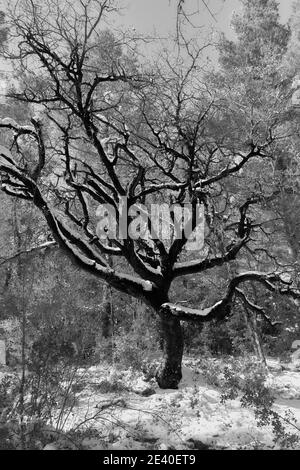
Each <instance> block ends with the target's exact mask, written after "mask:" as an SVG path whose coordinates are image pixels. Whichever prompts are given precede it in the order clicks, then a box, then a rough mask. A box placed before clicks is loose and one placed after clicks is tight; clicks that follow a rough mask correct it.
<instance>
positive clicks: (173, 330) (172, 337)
mask: <svg viewBox="0 0 300 470" xmlns="http://www.w3.org/2000/svg"><path fill="white" fill-rule="evenodd" d="M160 322H161V335H162V340H163V362H162V364H161V366H160V368H159V370H158V372H157V375H156V380H157V383H158V385H159V386H160V388H175V389H176V388H178V384H179V382H180V380H181V378H182V373H181V363H182V355H183V333H182V328H181V324H180V320H178V319H177V318H174V317H173V316H172V315H161V316H160Z"/></svg>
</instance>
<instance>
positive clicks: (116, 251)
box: [0, 0, 300, 450]
mask: <svg viewBox="0 0 300 470" xmlns="http://www.w3.org/2000/svg"><path fill="white" fill-rule="evenodd" d="M166 1H167V0H166ZM9 3H10V2H9ZM12 3H15V4H14V5H13V6H10V7H7V8H6V9H5V10H4V11H3V12H2V13H1V16H0V22H1V27H0V41H1V50H0V53H1V56H2V58H3V60H4V61H6V63H9V64H10V66H11V67H12V70H13V72H12V74H11V75H10V79H9V80H7V81H6V83H7V87H6V89H7V90H6V95H5V97H3V98H2V102H1V106H0V139H1V146H0V175H1V189H2V191H0V213H1V230H0V272H1V276H0V340H4V341H5V344H6V364H2V365H1V366H0V374H1V375H0V379H1V382H0V448H3V449H42V448H45V447H47V446H50V447H51V445H53V446H54V448H68V449H76V448H93V444H91V442H94V441H95V440H96V442H97V443H98V444H97V445H98V447H95V446H94V448H102V449H107V448H114V447H113V445H117V444H115V443H116V442H117V443H118V445H119V448H134V447H137V448H147V449H162V450H163V449H167V448H171V449H180V448H186V449H188V448H189V449H191V448H192V449H194V448H195V449H201V448H218V442H217V441H219V443H220V442H221V440H222V439H221V438H218V439H215V440H214V442H212V441H211V440H210V441H208V440H207V439H206V437H207V436H206V435H205V429H209V426H210V425H209V423H210V421H213V420H214V419H216V421H217V418H214V414H213V412H211V415H210V421H209V419H208V418H207V421H205V423H207V424H204V425H203V421H202V422H201V423H202V424H201V429H202V431H201V436H200V437H199V435H198V434H199V433H198V434H197V432H198V431H197V427H196V425H195V426H194V428H193V431H194V434H193V436H192V437H190V438H189V439H188V438H187V436H188V434H186V435H185V437H183V424H182V422H181V424H180V423H179V421H178V423H177V421H176V419H177V418H176V416H177V415H176V414H175V415H174V413H175V412H174V409H173V408H174V406H175V407H176V406H177V405H174V403H173V401H174V400H175V401H176V400H177V402H178V407H179V408H180V406H181V405H180V403H185V401H184V400H187V399H188V400H189V403H190V405H189V412H190V410H192V412H191V413H192V415H191V416H193V418H191V420H192V419H194V418H195V419H196V418H197V419H198V418H199V419H200V417H201V416H202V415H201V413H202V411H203V410H204V409H205V406H206V405H205V403H206V402H205V403H204V404H203V403H202V402H201V400H200V398H199V396H198V395H199V394H200V392H201V393H202V391H201V390H202V389H201V390H200V388H201V386H202V385H201V386H200V385H199V384H198V382H197V380H198V378H197V380H196V379H195V380H196V381H195V383H194V385H193V388H189V389H188V390H187V391H186V392H185V388H184V387H186V386H187V385H186V384H187V382H184V380H183V381H182V378H183V379H185V372H184V371H186V369H187V368H188V369H189V370H193V373H194V375H195V374H196V375H195V377H199V374H200V375H201V377H204V380H205V381H206V383H208V384H209V386H211V387H213V388H214V389H213V391H212V394H211V395H210V398H211V396H214V395H213V394H216V393H217V392H216V391H215V390H218V391H219V392H220V394H221V395H220V400H221V402H222V403H228V401H230V400H238V399H239V400H240V402H239V403H240V406H241V409H247V410H248V409H249V410H250V411H251V412H252V415H253V416H254V418H253V419H254V421H255V423H256V424H258V426H265V427H266V429H267V430H268V431H267V435H268V438H269V436H272V439H271V443H270V442H268V443H266V442H265V441H264V439H263V438H262V437H261V438H258V437H255V439H254V438H253V439H254V440H253V442H254V441H255V444H253V443H252V444H251V445H250V444H244V447H243V446H242V444H239V441H238V439H235V438H233V442H232V443H231V444H230V445H227V444H226V445H227V447H226V445H225V444H222V446H223V447H222V446H221V448H271V447H272V446H278V447H277V448H289V447H293V446H294V447H295V446H296V447H297V446H298V448H299V438H300V421H299V419H300V416H299V413H298V415H297V413H296V415H297V416H290V415H289V414H287V415H284V416H282V413H281V412H279V411H278V409H277V408H276V406H277V405H276V400H277V398H278V397H280V393H281V392H280V391H278V390H279V389H278V387H279V386H278V383H277V382H276V384H277V385H276V384H275V382H274V381H273V382H272V380H273V379H274V374H275V375H276V374H279V375H280V374H285V373H287V372H288V373H291V374H294V375H293V377H294V378H295V380H296V381H297V380H298V379H297V373H298V374H299V372H298V371H300V361H299V360H298V362H297V361H294V362H293V363H292V359H291V353H292V352H293V351H292V350H291V346H292V344H293V343H294V344H296V343H295V341H297V340H300V325H299V305H300V265H299V253H300V198H299V191H300V178H299V171H300V157H299V155H300V150H299V149H300V128H299V122H300V121H299V117H300V56H299V50H300V49H299V46H300V2H299V0H298V1H295V4H294V7H293V14H292V17H291V19H290V20H289V22H288V23H287V24H283V23H282V22H281V19H280V16H279V10H278V2H277V1H275V0H257V1H255V2H253V1H250V0H241V1H240V3H241V10H240V11H239V12H238V13H235V14H234V15H233V18H232V27H233V29H234V32H235V39H234V40H229V39H228V38H227V37H226V36H225V35H224V34H219V33H218V34H217V33H210V36H209V35H208V34H206V33H204V32H203V31H202V29H201V30H200V29H199V30H197V29H195V28H194V29H193V27H192V21H193V15H192V14H191V11H192V10H190V8H191V7H190V4H189V2H188V0H186V1H179V2H178V4H177V19H176V25H174V35H173V37H170V38H169V39H168V40H167V43H166V44H167V45H166V46H163V45H161V48H160V49H159V48H157V44H158V43H159V42H158V40H156V39H155V38H154V39H153V38H151V39H150V38H147V37H142V35H141V36H139V35H137V34H136V32H132V31H131V32H130V31H124V30H120V31H119V30H118V29H117V28H116V27H113V26H112V25H113V24H114V23H113V18H115V17H117V16H118V14H119V10H118V7H117V2H115V1H114V0H82V1H80V2H69V1H68V0H64V1H58V0H48V1H47V2H42V1H39V0H32V1H31V0H19V1H18V2H12ZM174 3H176V2H174ZM200 3H201V2H200ZM206 8H208V6H207V5H206V3H205V2H203V4H201V6H200V8H199V12H198V14H199V15H201V11H203V10H204V9H206ZM209 12H210V13H211V14H212V12H211V11H210V10H209ZM191 31H192V33H193V34H191ZM151 41H153V43H154V44H155V47H154V46H153V52H152V53H151V57H149V56H147V57H145V54H144V50H145V44H147V45H149V44H150V42H151ZM216 54H217V57H218V60H217V62H216V63H214V61H212V60H210V56H211V57H213V56H215V55H216ZM4 79H5V78H3V80H4ZM125 199H126V203H127V208H126V216H127V227H126V229H128V228H129V226H130V224H131V223H132V222H133V221H134V220H135V223H136V225H138V230H139V231H140V232H142V229H143V230H146V232H147V235H148V236H147V238H142V237H138V238H135V239H133V238H131V237H129V236H127V237H122V236H121V233H120V232H119V231H118V233H117V236H113V235H112V232H111V228H112V227H111V225H110V224H111V220H110V219H109V218H108V219H106V218H104V219H101V220H102V225H103V220H104V222H105V223H106V225H105V232H106V236H105V238H101V237H100V236H99V231H98V228H97V227H99V225H98V224H99V213H101V211H100V212H99V208H101V207H103V206H104V205H109V206H110V207H113V208H114V210H115V213H116V221H115V222H116V224H117V226H118V227H119V225H120V224H121V218H122V215H123V212H122V211H123V206H122V201H124V200H125ZM154 204H155V205H161V206H162V207H164V208H166V207H168V208H171V209H170V219H169V221H168V223H169V226H170V227H171V232H170V233H171V234H173V236H170V237H169V239H165V238H164V237H162V234H161V233H155V231H154V230H153V222H152V221H150V220H147V222H146V226H143V227H142V223H143V221H144V219H143V214H142V209H141V207H144V208H147V209H149V210H150V208H151V206H152V205H154ZM184 204H189V207H190V208H191V213H190V220H189V223H190V224H191V227H192V231H193V234H195V233H196V231H197V228H198V225H197V224H198V223H199V220H198V218H197V214H198V212H197V211H198V210H199V207H201V208H202V210H203V218H204V220H203V245H201V247H200V248H199V249H194V250H189V249H187V244H188V242H189V238H188V236H187V235H186V232H185V227H184V226H181V227H180V234H181V237H180V238H178V237H177V238H176V237H175V236H174V227H175V226H176V223H177V221H176V217H175V215H176V214H175V209H174V207H175V206H178V207H183V206H184ZM101 214H102V213H101ZM134 216H137V219H135V217H134ZM164 216H165V215H164V213H162V215H161V218H164ZM137 220H138V221H137ZM279 375H278V377H279ZM193 377H194V376H193ZM278 377H277V378H278ZM280 377H281V376H280ZM280 377H279V378H280ZM279 378H278V380H279ZM271 379H272V380H271ZM193 380H194V379H193ZM274 380H275V379H274ZM276 380H277V379H276ZM280 380H281V378H280ZM137 383H142V386H141V387H138V386H137V385H136V384H137ZM91 384H93V386H92V385H91ZM197 384H198V385H197ZM188 385H189V386H190V384H188ZM93 387H94V388H93ZM197 387H198V388H197ZM199 387H200V388H199ZM296 388H297V387H296V385H295V389H296ZM87 389H89V390H90V389H91V390H92V394H95V393H96V392H97V393H98V394H100V395H101V397H102V398H103V396H104V397H106V401H104V402H103V403H102V402H101V403H102V404H101V406H100V405H99V406H98V405H97V406H95V407H97V409H98V411H97V413H96V414H95V416H94V417H93V419H92V418H90V417H89V414H88V412H87V411H86V414H84V413H83V414H82V410H83V408H84V407H86V405H82V404H80V403H81V401H80V400H81V399H82V400H83V398H82V395H80V394H84V393H87V392H86V391H87ZM161 389H164V390H168V393H169V394H170V395H161V397H164V398H163V399H165V400H167V399H168V397H171V398H170V403H169V402H168V403H167V404H166V406H165V408H166V409H167V410H168V412H169V413H171V414H170V416H169V415H168V416H165V415H164V414H163V411H162V409H160V410H159V411H157V409H156V408H155V407H154V408H155V409H154V408H153V410H154V411H153V413H155V416H156V418H155V419H156V420H157V422H158V424H157V423H156V425H157V426H159V423H160V421H159V420H160V419H161V423H163V421H164V423H165V422H166V420H167V421H169V422H171V423H172V426H173V428H172V429H173V430H174V429H175V428H176V432H175V431H174V436H175V434H176V436H178V435H179V434H180V436H181V437H180V440H179V441H176V439H177V437H176V438H175V437H174V439H175V440H174V439H173V441H174V442H173V441H172V439H171V438H168V439H167V440H166V441H165V440H164V437H163V436H164V433H165V434H166V435H167V433H169V430H168V431H163V432H162V437H160V438H158V437H157V435H159V432H158V431H155V432H154V437H153V436H150V437H149V429H148V430H147V432H146V431H145V429H144V430H143V427H142V428H141V429H142V431H141V429H139V428H138V425H139V426H142V424H143V418H139V420H140V419H141V423H142V424H141V423H140V422H139V424H138V425H137V423H136V422H134V424H132V423H131V424H130V426H129V425H124V422H123V421H122V419H123V418H122V417H120V416H121V415H117V414H116V416H118V417H116V418H115V420H112V418H111V416H114V413H117V411H116V409H117V410H118V413H119V412H120V413H122V412H123V411H122V412H121V411H120V409H121V410H124V409H125V408H126V409H130V406H129V405H128V403H127V401H126V400H127V398H126V397H127V395H126V394H129V395H130V393H136V394H137V396H139V397H152V396H153V397H154V396H155V394H156V396H158V394H159V393H162V392H161ZM281 391H282V390H281ZM219 392H218V393H219ZM172 394H173V395H172ZM176 394H177V395H176ZM201 396H202V395H201ZM80 397H81V398H80ZM176 397H177V398H176ZM102 398H101V399H102ZM289 398H292V399H293V400H294V401H296V400H299V398H300V384H299V390H296V391H295V392H294V394H292V396H289ZM172 400H173V401H172ZM83 401H84V400H83ZM221 402H219V401H218V403H221ZM172 403H173V404H172ZM201 403H202V405H201ZM218 403H217V401H216V407H217V406H219V404H218ZM298 403H299V401H298ZM172 406H173V408H172ZM201 407H202V408H201ZM293 407H294V408H295V409H296V412H299V409H298V408H299V404H297V403H296V404H294V405H293ZM107 410H108V412H109V416H110V419H111V420H112V421H110V426H111V427H112V428H110V430H109V431H107V428H106V427H105V426H106V425H107V421H108V418H107V416H106V415H105V413H106V412H107ZM201 410H202V411H201ZM250 411H249V412H250ZM172 413H173V414H172ZM83 415H84V417H83V418H82V416H83ZM252 415H251V416H252ZM78 416H80V420H79V422H77V421H76V418H78ZM157 416H158V417H157ZM71 417H72V419H71ZM124 419H125V418H124ZM134 419H135V418H133V421H134ZM178 419H179V418H178ZM202 419H204V418H203V416H202ZM205 419H206V418H205ZM251 419H252V418H251ZM72 420H73V421H72ZM101 420H102V421H101ZM99 422H100V423H101V426H100V427H101V430H100V429H99V426H98V425H99ZM155 422H156V421H155ZM97 423H98V424H97ZM105 423H106V424H105ZM122 423H123V424H122ZM176 423H177V424H176ZM223 425H224V426H225V424H224V423H223ZM97 426H98V427H97ZM126 426H127V428H126ZM128 426H129V427H130V431H128ZM205 426H207V428H205ZM225 427H226V426H225ZM104 428H105V429H106V431H105V432H104V431H103V429H104ZM121 428H122V429H123V431H124V429H125V431H126V429H127V431H128V433H129V434H130V433H131V434H130V436H131V437H130V439H131V444H130V445H129V444H128V440H127V441H126V440H124V439H125V438H123V441H122V440H121V438H120V435H119V434H118V433H119V430H120V429H121ZM224 429H225V428H224ZM123 431H122V432H123ZM127 431H126V432H127ZM120 432H121V431H120ZM172 432H173V431H172ZM218 432H219V431H218ZM132 433H133V434H134V436H136V434H137V433H138V434H140V435H142V436H144V438H143V440H142V444H141V442H139V446H140V447H138V445H137V441H138V439H137V438H135V437H134V438H133V437H132V435H133V434H132ZM157 433H158V434H157ZM129 434H128V435H129ZM150 434H151V433H150ZM208 434H209V432H208ZM215 434H216V433H215ZM168 435H169V434H168ZM216 435H218V436H220V434H216ZM123 437H124V436H123ZM128 439H129V438H128ZM178 439H179V438H178ZM140 441H141V440H140ZM167 441H168V443H167V444H165V442H167ZM200 441H201V442H200ZM87 442H89V444H87ZM251 442H252V441H251ZM53 443H54V444H53ZM170 443H171V444H170ZM220 445H221V444H220ZM55 446H56V447H55ZM99 446H100V447H99ZM122 446H123V447H122ZM159 446H161V447H159ZM164 446H165V447H164ZM201 446H202V447H201ZM115 448H118V447H115ZM219 448H220V447H219Z"/></svg>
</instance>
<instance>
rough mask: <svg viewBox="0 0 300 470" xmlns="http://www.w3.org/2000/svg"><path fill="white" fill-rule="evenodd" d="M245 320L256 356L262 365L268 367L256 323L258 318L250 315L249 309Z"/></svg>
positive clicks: (246, 311)
mask: <svg viewBox="0 0 300 470" xmlns="http://www.w3.org/2000/svg"><path fill="white" fill-rule="evenodd" d="M245 319H246V322H247V325H248V328H249V330H250V334H251V337H252V344H253V348H254V351H255V354H256V355H257V357H258V359H259V360H260V361H261V363H262V364H263V365H264V366H265V367H267V361H266V357H265V353H264V350H263V346H262V343H261V339H260V337H259V333H258V331H257V322H256V316H255V314H254V313H252V314H251V313H249V312H248V310H247V309H245Z"/></svg>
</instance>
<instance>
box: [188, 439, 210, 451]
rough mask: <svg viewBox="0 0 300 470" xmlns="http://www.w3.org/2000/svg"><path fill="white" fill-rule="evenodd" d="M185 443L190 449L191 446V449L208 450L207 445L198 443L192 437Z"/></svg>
mask: <svg viewBox="0 0 300 470" xmlns="http://www.w3.org/2000/svg"><path fill="white" fill-rule="evenodd" d="M187 443H188V445H189V447H191V445H192V446H193V447H192V448H193V449H197V450H209V449H210V447H209V446H208V445H207V444H205V443H204V442H202V441H199V440H198V439H194V438H193V437H190V438H189V439H188V440H187Z"/></svg>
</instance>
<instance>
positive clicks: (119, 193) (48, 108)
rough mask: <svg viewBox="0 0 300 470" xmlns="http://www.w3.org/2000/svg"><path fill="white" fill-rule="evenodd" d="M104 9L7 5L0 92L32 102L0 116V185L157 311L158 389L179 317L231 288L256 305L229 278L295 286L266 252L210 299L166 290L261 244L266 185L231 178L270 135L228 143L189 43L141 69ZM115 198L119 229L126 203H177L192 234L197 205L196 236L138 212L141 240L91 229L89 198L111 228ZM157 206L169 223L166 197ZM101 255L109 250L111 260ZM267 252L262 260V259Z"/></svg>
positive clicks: (206, 313)
mask: <svg viewBox="0 0 300 470" xmlns="http://www.w3.org/2000/svg"><path fill="white" fill-rule="evenodd" d="M113 11H114V2H113V1H111V0H101V1H97V2H95V1H93V0H81V1H80V4H79V5H77V4H76V6H73V4H72V3H70V2H61V1H58V0H48V1H47V2H46V3H44V2H43V3H41V2H38V1H36V2H34V1H31V0H22V1H20V2H18V7H17V9H15V10H14V11H13V12H11V14H10V21H11V25H10V34H11V41H13V37H14V44H17V47H15V50H14V51H13V52H10V57H13V58H15V60H16V61H17V63H18V72H19V74H20V77H21V79H22V80H21V83H20V85H19V88H18V89H16V90H14V91H13V92H12V93H11V96H12V97H13V98H14V99H16V100H20V101H25V102H27V103H31V105H32V106H33V109H35V111H36V110H38V111H40V115H39V116H36V115H34V116H33V117H32V119H31V123H30V124H29V125H28V126H21V125H19V124H18V123H16V122H14V121H12V120H10V119H4V120H2V122H1V124H0V127H1V128H2V129H4V130H5V131H6V132H7V133H10V137H11V148H10V149H8V148H6V147H1V149H0V155H1V158H0V171H1V176H2V190H3V191H5V192H6V193H7V194H9V195H11V196H13V197H18V198H21V199H24V200H27V201H31V202H32V203H33V204H34V205H35V206H36V207H37V208H38V209H39V210H40V211H41V212H42V214H43V215H44V218H45V220H46V222H47V224H48V227H49V229H50V230H51V233H52V235H53V237H54V239H55V241H56V242H57V243H58V244H59V246H60V247H61V248H62V249H63V250H64V251H65V252H66V253H68V255H69V256H70V257H71V258H72V259H73V260H74V262H75V263H76V264H77V265H78V266H80V267H81V268H82V269H84V270H86V271H87V272H89V273H91V274H93V275H95V276H96V277H98V278H99V279H101V280H105V281H107V283H108V284H109V285H110V286H112V287H114V288H115V289H118V290H119V291H121V292H125V293H127V294H129V295H131V296H133V297H135V298H137V299H141V300H143V301H144V302H145V303H146V304H148V305H149V306H151V307H152V308H153V309H154V310H155V311H156V312H157V315H159V317H160V320H161V331H162V336H163V339H164V361H163V364H162V366H161V368H160V370H159V371H158V374H157V380H158V383H159V385H160V386H161V387H162V388H176V387H177V386H178V383H179V381H180V380H181V361H182V354H183V336H182V329H181V323H180V322H181V320H187V321H197V322H208V321H211V320H213V319H219V320H222V319H225V318H226V317H227V316H228V315H229V314H230V312H231V307H232V304H233V302H234V300H235V298H239V299H241V298H242V300H243V302H245V303H246V304H247V306H248V308H249V310H251V311H255V313H259V314H260V315H263V316H265V313H264V311H263V309H262V308H260V307H259V306H257V305H254V304H253V302H251V299H249V298H247V296H246V295H245V294H244V293H243V291H242V290H241V286H242V285H243V284H245V283H247V282H249V281H251V282H255V283H260V284H262V285H263V286H264V287H265V288H266V289H268V290H269V291H271V292H275V293H278V292H279V293H281V294H282V295H287V296H290V297H294V298H297V297H299V295H300V293H299V291H297V290H296V289H295V288H294V286H293V284H292V282H291V281H290V280H286V278H285V277H284V276H283V271H284V269H281V268H280V266H279V265H278V264H276V269H275V268H274V269H273V270H270V269H269V270H268V271H267V272H259V271H251V270H250V271H247V272H234V274H233V275H232V276H231V278H230V279H229V280H228V285H227V286H224V292H223V293H222V292H221V293H220V294H219V300H218V301H217V302H215V303H214V304H213V305H211V306H208V307H206V308H200V309H194V308H189V307H186V306H182V305H181V304H178V303H177V304H176V303H172V302H170V300H171V299H170V296H169V293H170V288H171V285H172V284H173V281H175V280H176V279H178V278H180V277H182V276H186V275H190V274H199V275H202V274H203V273H205V272H207V271H209V270H213V269H217V268H222V267H223V266H225V265H226V264H228V263H230V262H232V261H234V260H241V263H240V266H241V267H242V266H243V257H244V256H245V253H246V250H247V249H248V248H249V249H252V250H253V252H255V250H257V249H258V248H257V246H259V247H262V246H265V245H264V244H265V243H270V241H269V240H267V241H266V234H264V231H263V230H262V229H263V223H264V222H261V221H258V222H257V221H255V220H254V217H255V214H257V212H255V207H256V206H259V205H261V204H263V201H264V200H265V198H266V197H267V196H266V194H265V193H264V191H263V190H261V189H259V190H258V189H257V186H255V178H254V176H253V178H252V179H251V178H250V179H249V185H251V188H253V193H252V192H251V191H250V190H249V191H245V178H244V174H242V173H243V171H246V168H248V167H250V169H251V168H253V165H260V163H259V162H263V165H267V163H265V162H266V161H268V159H269V158H271V150H272V143H273V139H272V138H269V137H268V139H267V140H266V142H265V143H264V144H263V145H262V144H261V145H259V146H258V145H256V144H255V143H254V142H250V143H249V142H248V143H246V144H245V143H244V142H243V144H241V139H240V136H238V137H237V134H236V133H235V134H234V137H233V130H232V129H233V127H232V123H230V122H228V120H227V117H226V113H225V110H224V103H223V101H222V100H220V99H219V98H218V96H217V94H216V93H213V92H212V91H211V90H209V87H208V86H207V84H206V83H203V82H202V79H201V74H200V73H199V68H198V67H199V65H198V64H199V57H200V52H201V51H199V50H195V49H194V48H193V47H192V45H191V44H189V43H186V45H185V46H186V48H185V56H186V57H185V59H186V60H185V61H183V62H180V59H179V58H177V59H176V61H175V62H174V61H172V60H171V59H166V60H164V61H163V62H160V63H159V64H158V67H157V68H155V69H151V70H150V71H149V69H147V67H146V66H143V67H142V66H141V65H139V64H138V62H137V59H136V55H135V48H136V44H135V43H134V42H132V41H131V40H130V38H125V37H121V38H120V39H117V38H116V37H115V36H113V35H112V34H111V33H109V32H108V31H107V29H105V26H106V23H105V21H106V18H107V15H108V14H109V13H111V12H113ZM102 25H104V29H101V27H102ZM222 103H223V104H222ZM225 108H226V106H225ZM227 124H228V126H227ZM274 126H275V124H274ZM238 141H239V143H237V142H238ZM250 174H251V175H253V173H250ZM255 188H256V190H255ZM248 189H249V188H248ZM267 189H268V192H269V193H270V191H269V189H270V188H269V187H268V188H267ZM255 191H256V192H255ZM272 194H273V195H274V194H275V191H274V192H273V193H272ZM268 197H271V196H270V195H269V196H268ZM125 200H126V204H127V210H126V211H125V213H126V220H127V222H126V227H125V231H127V230H128V229H129V228H130V224H131V223H132V222H133V219H134V216H133V215H132V212H131V209H133V208H134V206H135V205H136V204H143V207H150V205H151V204H153V203H159V202H165V203H167V204H168V205H170V207H175V206H176V205H177V206H182V205H183V204H184V203H187V202H188V203H190V207H191V217H190V219H189V223H191V229H192V231H193V233H195V230H197V224H198V219H197V214H198V211H199V207H202V208H204V218H205V245H204V247H203V249H202V250H198V251H194V252H188V251H187V250H186V247H187V244H188V242H189V236H188V235H187V234H186V231H185V230H184V229H185V228H186V227H181V229H180V234H181V236H180V237H176V236H173V238H172V237H171V238H170V239H169V240H165V239H164V237H161V236H160V235H159V234H158V233H156V234H155V233H154V232H153V224H152V223H151V221H149V222H147V233H148V235H149V234H150V235H149V236H148V239H142V238H138V239H133V238H132V237H127V238H126V237H122V236H112V235H111V232H110V231H109V230H110V229H111V227H107V229H108V236H107V241H105V240H103V239H101V237H99V232H98V231H97V217H96V211H97V207H98V206H99V205H100V206H101V205H104V204H105V205H107V206H109V207H112V208H113V209H114V211H115V213H116V224H117V226H118V228H119V226H120V225H121V219H122V217H123V215H124V201H125ZM135 207H136V206H135ZM251 211H252V212H251ZM170 214H171V218H170V225H171V226H172V227H173V229H174V227H175V226H176V215H175V210H171V211H170ZM250 214H251V217H250ZM122 223H123V222H122ZM123 229H124V227H123ZM117 232H118V231H117ZM121 235H122V234H121ZM255 253H256V252H255ZM107 255H109V257H111V259H116V260H117V263H116V264H115V263H113V265H111V263H110V262H109V261H108V258H107ZM273 259H275V258H274V257H273V258H271V261H272V260H273ZM271 261H270V259H268V263H265V265H263V264H262V266H268V267H270V262H271ZM117 265H118V266H121V267H122V268H123V270H122V272H120V271H119V270H118V269H117V268H116V267H115V266H117ZM112 266H114V267H112ZM99 288H100V287H99ZM183 300H184V299H183Z"/></svg>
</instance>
